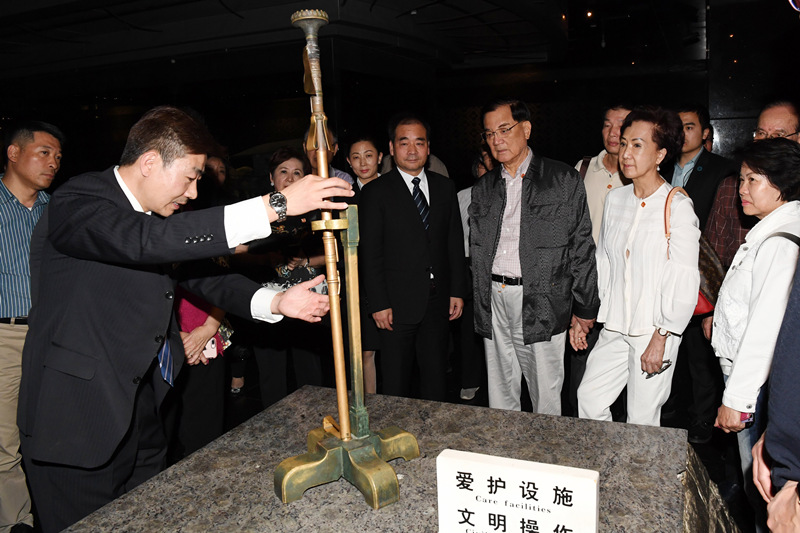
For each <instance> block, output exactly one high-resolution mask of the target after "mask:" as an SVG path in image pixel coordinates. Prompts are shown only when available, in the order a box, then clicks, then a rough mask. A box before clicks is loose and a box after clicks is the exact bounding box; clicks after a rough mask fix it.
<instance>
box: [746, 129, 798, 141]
mask: <svg viewBox="0 0 800 533" xmlns="http://www.w3.org/2000/svg"><path fill="white" fill-rule="evenodd" d="M798 133H800V130H798V131H796V132H794V133H783V132H782V131H774V132H772V133H767V132H766V131H764V130H762V129H757V130H756V131H754V132H753V139H755V140H757V141H763V140H764V139H777V138H780V137H784V138H789V137H794V136H795V135H797V134H798Z"/></svg>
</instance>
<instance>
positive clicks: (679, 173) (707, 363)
mask: <svg viewBox="0 0 800 533" xmlns="http://www.w3.org/2000/svg"><path fill="white" fill-rule="evenodd" d="M678 115H680V117H681V121H682V122H683V134H684V142H683V148H682V150H681V155H680V157H678V160H677V161H675V164H674V165H667V166H666V168H664V169H662V170H663V172H662V176H663V177H664V179H666V180H668V181H670V182H671V183H672V185H674V186H679V187H683V188H684V189H686V192H687V193H689V197H690V198H691V199H692V203H693V204H694V211H695V213H696V214H697V218H698V219H700V230H701V231H702V230H703V229H704V228H705V225H706V221H707V220H708V216H709V215H710V213H711V207H712V205H713V204H714V197H715V196H716V194H717V188H718V187H719V184H720V183H721V182H722V180H723V179H725V178H726V177H728V176H730V175H732V174H736V175H738V173H739V169H738V168H737V167H736V164H735V163H734V162H733V161H731V160H730V159H726V158H724V157H721V156H719V155H716V154H712V153H711V152H709V151H707V150H706V149H705V148H704V147H703V144H704V143H705V140H706V139H707V138H708V136H709V134H710V132H711V130H710V129H709V128H710V118H709V115H708V110H707V109H706V108H705V107H703V106H702V105H699V104H698V105H684V106H682V107H680V108H678ZM684 365H685V366H684ZM682 368H686V369H688V372H689V379H688V380H687V379H685V377H686V375H685V372H682V371H681V370H682ZM689 383H691V396H690V395H689V387H688V386H687V385H688V384H689ZM720 394H722V372H721V371H720V368H719V363H718V362H717V358H716V357H715V356H714V350H712V349H711V344H710V343H709V342H708V340H707V339H706V338H705V337H704V336H703V333H702V328H701V318H699V317H695V318H693V319H692V321H691V322H690V323H689V326H688V327H687V328H686V330H685V331H684V334H683V342H682V343H681V346H680V351H679V352H678V367H677V369H676V372H675V374H674V377H673V387H672V395H671V398H670V401H669V404H674V403H675V402H676V401H677V398H679V397H686V398H688V397H691V398H692V401H691V403H690V404H689V417H690V419H691V420H690V421H689V422H690V426H689V442H693V443H696V444H697V443H705V442H708V441H709V440H711V428H712V427H713V425H714V419H715V418H716V408H717V407H718V406H719V403H720V398H718V396H719V395H720ZM674 408H675V407H674V406H673V409H674ZM669 411H671V410H670V409H665V410H664V412H667V413H668V412H669Z"/></svg>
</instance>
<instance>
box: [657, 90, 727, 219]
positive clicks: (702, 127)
mask: <svg viewBox="0 0 800 533" xmlns="http://www.w3.org/2000/svg"><path fill="white" fill-rule="evenodd" d="M678 115H680V117H681V121H682V122H683V135H684V141H683V148H682V150H681V155H680V157H678V160H677V161H675V164H674V165H666V166H665V168H662V173H661V175H662V176H663V177H664V179H665V180H667V181H669V182H670V183H672V185H674V186H676V187H683V188H684V189H686V192H687V193H689V197H690V198H691V199H692V203H693V204H694V211H695V213H696V214H697V218H698V219H700V231H703V228H704V227H705V225H706V221H707V220H708V215H709V213H710V212H711V205H712V204H713V203H714V195H715V194H716V193H717V187H719V183H720V182H721V181H722V180H723V179H724V178H726V177H728V176H730V175H731V174H738V173H739V169H738V168H737V167H736V164H735V163H734V162H733V161H731V160H730V159H726V158H724V157H722V156H719V155H717V154H712V153H711V152H709V151H707V150H706V149H705V148H703V143H705V140H706V138H707V137H708V136H709V134H710V132H711V130H710V129H709V128H710V125H711V121H710V118H709V115H708V110H707V109H706V108H705V107H703V106H702V105H699V104H697V105H684V106H682V107H680V108H678Z"/></svg>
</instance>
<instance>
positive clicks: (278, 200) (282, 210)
mask: <svg viewBox="0 0 800 533" xmlns="http://www.w3.org/2000/svg"><path fill="white" fill-rule="evenodd" d="M269 205H270V206H272V208H273V209H274V210H275V212H276V213H277V214H278V220H279V221H283V220H285V219H286V197H285V196H284V195H282V194H281V193H279V192H274V193H272V194H271V195H270V196H269Z"/></svg>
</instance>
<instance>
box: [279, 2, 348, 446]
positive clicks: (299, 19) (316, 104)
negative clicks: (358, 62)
mask: <svg viewBox="0 0 800 533" xmlns="http://www.w3.org/2000/svg"><path fill="white" fill-rule="evenodd" d="M327 23H328V15H327V14H326V13H325V12H324V11H322V10H319V9H306V10H303V11H298V12H297V13H295V14H294V15H292V25H293V26H295V27H297V28H300V29H302V30H303V32H304V33H305V36H306V48H305V52H304V63H305V84H304V85H305V90H306V93H308V94H310V95H311V129H310V130H309V135H308V145H307V146H308V147H310V148H314V149H316V152H317V154H316V155H317V169H318V172H319V175H320V176H322V177H323V178H327V177H328V146H329V145H330V143H329V142H328V127H327V117H326V116H325V111H324V110H323V106H322V70H321V68H320V62H319V44H318V42H317V32H318V30H319V28H320V27H322V26H324V25H325V24H327ZM332 219H333V215H332V213H331V210H330V209H324V210H322V220H323V221H326V222H327V221H330V220H332ZM322 244H323V246H324V250H325V268H326V270H327V281H328V296H329V298H330V306H331V310H330V314H331V337H332V341H333V365H334V370H335V375H336V398H337V404H338V411H339V434H340V438H341V440H343V441H348V440H350V438H351V436H350V415H349V406H348V399H347V379H346V376H345V365H344V341H343V336H342V308H341V304H340V300H339V287H340V282H339V272H338V270H337V259H338V253H337V249H336V237H335V236H334V233H333V230H332V229H325V230H324V231H323V232H322Z"/></svg>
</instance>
